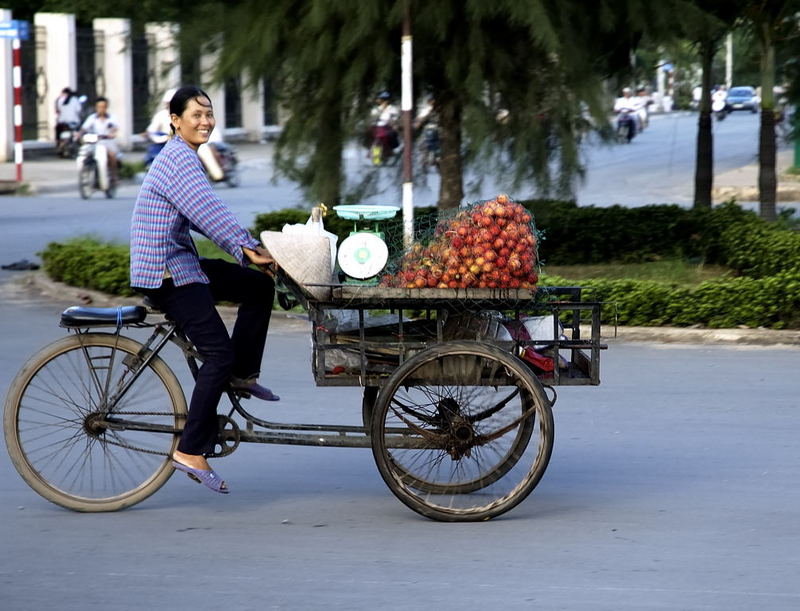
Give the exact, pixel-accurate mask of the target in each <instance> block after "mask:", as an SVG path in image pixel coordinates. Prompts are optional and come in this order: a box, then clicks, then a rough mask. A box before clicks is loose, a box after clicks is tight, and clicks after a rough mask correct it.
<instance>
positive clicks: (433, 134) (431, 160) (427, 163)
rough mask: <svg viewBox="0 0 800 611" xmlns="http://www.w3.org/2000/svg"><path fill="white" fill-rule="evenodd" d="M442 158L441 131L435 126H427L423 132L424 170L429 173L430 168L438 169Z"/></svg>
mask: <svg viewBox="0 0 800 611" xmlns="http://www.w3.org/2000/svg"><path fill="white" fill-rule="evenodd" d="M441 157H442V148H441V145H440V143H439V130H438V128H437V127H436V126H435V125H425V127H424V128H423V130H422V167H423V169H424V170H425V171H426V172H427V171H428V169H429V168H438V167H439V159H440V158H441Z"/></svg>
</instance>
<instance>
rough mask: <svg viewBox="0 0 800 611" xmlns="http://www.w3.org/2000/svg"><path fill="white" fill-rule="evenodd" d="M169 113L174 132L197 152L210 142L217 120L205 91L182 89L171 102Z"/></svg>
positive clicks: (192, 88) (195, 88)
mask: <svg viewBox="0 0 800 611" xmlns="http://www.w3.org/2000/svg"><path fill="white" fill-rule="evenodd" d="M169 112H170V119H171V120H172V130H173V132H174V133H177V134H178V135H179V136H180V137H181V138H182V139H183V141H184V142H186V144H188V145H189V146H190V147H192V148H193V149H194V150H197V149H198V147H199V146H200V145H201V144H205V143H206V142H208V138H209V136H211V132H212V131H214V126H215V125H216V120H215V119H214V110H213V109H212V108H211V100H210V99H209V98H208V95H207V94H206V92H205V91H203V90H202V89H200V88H197V87H182V88H181V89H179V90H178V91H177V92H176V93H175V95H174V96H173V98H172V100H171V101H170V103H169Z"/></svg>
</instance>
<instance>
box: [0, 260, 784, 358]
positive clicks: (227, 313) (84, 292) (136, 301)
mask: <svg viewBox="0 0 800 611" xmlns="http://www.w3.org/2000/svg"><path fill="white" fill-rule="evenodd" d="M7 284H10V285H12V287H13V288H12V290H14V289H16V290H17V291H18V292H19V293H22V295H21V297H23V298H26V297H27V298H28V299H30V298H32V297H34V296H37V295H38V296H41V297H46V298H47V299H50V300H52V301H56V302H60V303H66V304H68V305H77V304H83V305H93V306H97V307H109V306H118V305H140V304H141V302H142V300H141V298H139V297H117V296H114V295H108V294H106V293H101V292H99V291H92V290H88V289H81V288H77V287H74V286H70V285H68V284H64V283H62V282H55V281H53V280H51V279H50V278H48V277H47V275H46V274H45V273H44V272H43V271H36V272H25V273H24V274H23V275H22V276H20V277H18V278H15V279H13V280H12V281H11V282H9V283H7ZM0 286H2V285H0ZM218 309H219V311H220V315H221V316H222V318H223V319H224V320H226V321H231V320H233V319H235V318H236V308H235V307H233V306H219V308H218ZM272 318H273V319H278V320H281V321H282V323H283V324H284V325H293V326H296V327H297V328H298V329H306V328H307V325H308V319H307V317H306V316H305V315H304V314H299V313H297V312H285V311H283V310H273V311H272ZM587 334H588V329H587ZM602 339H603V341H604V342H608V343H610V344H618V343H651V344H693V345H715V346H749V347H755V346H761V347H767V346H771V347H777V346H786V347H797V346H800V329H790V330H776V329H749V328H744V329H708V328H683V327H614V326H611V325H605V326H604V327H603V330H602Z"/></svg>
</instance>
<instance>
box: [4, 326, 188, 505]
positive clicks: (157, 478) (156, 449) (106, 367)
mask: <svg viewBox="0 0 800 611" xmlns="http://www.w3.org/2000/svg"><path fill="white" fill-rule="evenodd" d="M140 351H142V344H140V343H138V342H136V341H134V340H132V339H129V338H126V337H121V336H118V335H113V334H108V333H84V334H79V335H71V336H69V337H65V338H64V339H61V340H58V341H56V342H54V343H52V344H50V345H49V346H47V347H46V348H44V349H43V350H42V351H41V352H39V353H38V354H36V355H34V356H33V357H32V358H31V359H30V360H29V361H28V362H27V363H26V364H25V366H24V367H23V368H22V370H21V371H20V372H19V374H17V377H16V378H15V379H14V381H13V382H12V384H11V389H10V390H9V393H8V396H7V398H6V402H5V408H4V413H3V428H4V431H5V439H6V446H7V447H8V452H9V455H10V456H11V460H12V462H13V463H14V466H15V467H16V469H17V471H18V472H19V474H20V475H21V476H22V478H23V479H24V480H25V481H26V482H27V483H28V485H29V486H30V487H31V488H33V489H34V490H35V491H36V492H37V493H39V494H40V495H41V496H43V497H44V498H45V499H47V500H48V501H51V502H53V503H56V504H57V505H61V506H62V507H66V508H68V509H72V510H75V511H89V512H100V511H116V510H118V509H123V508H125V507H129V506H131V505H134V504H136V503H139V502H140V501H143V500H144V499H146V498H147V497H149V496H150V495H151V494H153V493H154V492H155V491H156V490H158V489H159V488H160V487H161V486H163V485H164V483H165V482H166V481H167V479H169V477H170V475H172V472H173V468H172V465H171V461H170V456H171V455H172V452H173V450H174V449H175V448H176V447H177V444H178V439H179V434H178V432H176V431H178V430H179V429H180V428H182V426H183V423H184V421H185V417H186V399H185V397H184V395H183V390H182V388H181V385H180V383H179V382H178V379H177V378H176V377H175V374H174V373H173V372H172V370H171V369H170V368H169V367H168V366H167V364H166V363H165V362H164V361H162V360H161V359H160V358H158V357H156V358H154V359H153V360H151V361H150V363H149V364H148V365H147V367H144V368H142V367H141V363H142V361H141V356H140V355H141V352H140Z"/></svg>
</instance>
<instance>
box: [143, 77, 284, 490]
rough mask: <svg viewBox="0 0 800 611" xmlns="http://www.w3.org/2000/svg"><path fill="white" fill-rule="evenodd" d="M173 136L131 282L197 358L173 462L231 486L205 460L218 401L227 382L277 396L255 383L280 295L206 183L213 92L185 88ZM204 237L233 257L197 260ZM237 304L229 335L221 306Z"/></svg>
mask: <svg viewBox="0 0 800 611" xmlns="http://www.w3.org/2000/svg"><path fill="white" fill-rule="evenodd" d="M169 112H170V120H171V132H172V137H171V138H170V140H169V142H167V144H166V145H165V146H164V148H163V149H162V151H161V152H160V153H159V154H158V156H157V157H156V158H155V159H154V160H153V164H152V165H151V166H150V170H149V171H148V173H147V175H146V176H145V179H144V182H143V183H142V186H141V189H140V191H139V196H138V197H137V199H136V204H135V206H134V210H133V218H132V222H131V286H132V287H133V288H134V289H136V290H137V291H139V292H140V293H143V294H144V295H146V296H147V297H149V298H150V300H151V301H152V302H153V303H154V304H155V305H156V306H157V307H158V308H159V309H161V310H162V311H163V312H164V313H165V314H166V315H167V316H168V317H169V318H171V319H172V320H174V321H175V322H176V323H177V324H178V326H179V327H180V328H181V329H182V331H183V332H184V333H185V334H186V336H187V337H188V338H189V339H190V340H191V341H192V343H193V344H194V345H195V347H196V348H197V350H198V352H199V353H200V355H201V360H202V365H201V367H200V369H199V371H198V373H197V379H196V381H195V387H194V391H193V392H192V396H191V400H190V404H189V414H188V417H187V420H186V424H185V426H184V428H183V433H182V435H181V439H180V443H179V444H178V448H177V450H176V451H175V452H174V453H173V456H172V460H173V463H172V464H173V466H174V467H175V468H176V469H179V470H181V471H184V472H185V473H187V475H189V477H191V478H192V479H195V480H196V481H198V482H199V483H202V484H204V485H205V486H207V487H208V488H210V489H211V490H214V491H215V492H220V493H227V492H228V491H229V490H228V486H227V485H226V484H225V482H224V481H223V480H222V479H221V478H220V477H219V475H217V474H216V473H215V472H214V470H213V469H211V467H210V466H209V464H208V460H207V456H206V455H208V454H210V453H212V452H213V450H214V446H215V444H216V441H217V433H218V424H217V422H218V421H217V413H216V410H217V404H218V403H219V401H220V398H221V396H222V393H223V391H224V390H226V389H227V388H232V389H233V390H234V391H236V392H240V393H247V394H249V395H252V396H254V397H257V398H260V399H263V400H267V401H277V400H278V397H277V396H276V395H274V394H273V393H272V391H270V390H269V389H268V388H265V387H263V386H261V385H259V384H258V383H257V382H256V379H257V377H258V375H259V372H260V368H261V359H262V356H263V352H264V345H265V342H266V337H267V329H268V327H269V319H270V312H271V309H272V303H273V298H274V292H275V285H274V283H273V280H272V278H271V277H270V276H269V275H267V274H265V273H262V272H260V271H256V270H254V269H250V268H249V267H248V266H249V264H250V263H253V264H255V265H258V266H268V265H270V264H272V263H273V260H272V258H271V256H270V255H269V252H268V251H267V250H266V249H264V248H263V247H262V246H261V245H260V244H259V242H258V241H257V240H255V239H254V238H253V237H252V236H251V235H250V233H249V232H248V231H247V229H245V228H244V227H242V226H241V225H240V224H239V223H238V221H237V220H236V218H235V217H234V215H233V213H232V212H231V211H230V209H229V208H228V207H227V206H226V205H225V204H224V203H223V202H222V201H221V200H220V199H219V198H218V197H217V195H216V193H215V192H214V190H213V189H212V187H211V184H210V183H209V182H208V179H207V177H206V174H205V172H204V171H203V166H202V164H201V163H200V159H199V158H198V156H197V149H198V147H199V146H200V145H201V144H204V143H205V142H207V141H208V138H209V135H210V134H211V132H212V130H213V129H214V124H215V121H214V113H213V109H212V107H211V101H210V99H209V97H208V95H207V94H206V93H205V92H204V91H203V90H202V89H199V88H198V87H194V86H186V87H181V88H180V89H178V90H177V91H176V92H175V95H174V96H173V97H172V99H171V100H170V103H169ZM190 229H193V230H195V231H199V232H201V233H203V234H204V235H205V236H206V237H207V238H208V239H210V240H211V241H212V242H214V243H215V244H216V245H217V246H219V247H220V248H221V249H222V250H224V251H225V252H227V253H228V254H229V255H231V256H232V257H233V258H234V259H235V260H236V263H230V262H226V261H223V260H220V259H201V258H200V257H199V256H198V254H197V249H196V247H195V245H194V243H193V241H192V238H191V236H190V234H189V231H190ZM218 301H229V302H234V303H239V304H240V306H239V310H238V315H237V318H236V323H235V325H234V327H233V332H232V334H230V335H229V334H228V331H227V329H226V328H225V325H224V323H223V322H222V319H221V318H220V316H219V313H218V312H217V309H216V307H215V303H216V302H218Z"/></svg>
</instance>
